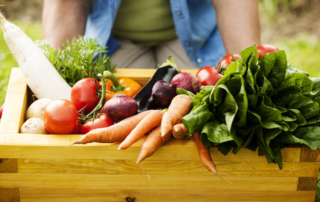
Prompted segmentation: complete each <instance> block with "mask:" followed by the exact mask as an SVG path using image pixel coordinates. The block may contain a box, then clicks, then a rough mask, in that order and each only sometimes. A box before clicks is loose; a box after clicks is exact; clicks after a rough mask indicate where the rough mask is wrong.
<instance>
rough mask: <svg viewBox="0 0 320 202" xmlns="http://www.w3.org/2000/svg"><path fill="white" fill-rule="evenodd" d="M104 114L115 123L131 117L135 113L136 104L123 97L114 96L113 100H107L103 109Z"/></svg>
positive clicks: (119, 95) (120, 95)
mask: <svg viewBox="0 0 320 202" xmlns="http://www.w3.org/2000/svg"><path fill="white" fill-rule="evenodd" d="M103 109H104V111H105V112H106V114H107V115H108V116H109V117H110V118H112V119H113V120H114V121H115V122H119V121H121V120H122V119H125V118H127V117H130V116H133V115H135V114H136V113H137V110H138V104H137V102H136V101H135V100H134V99H132V98H130V97H128V96H125V95H122V94H116V95H115V96H114V97H113V98H111V99H110V100H108V101H107V102H106V103H105V104H104V107H103Z"/></svg>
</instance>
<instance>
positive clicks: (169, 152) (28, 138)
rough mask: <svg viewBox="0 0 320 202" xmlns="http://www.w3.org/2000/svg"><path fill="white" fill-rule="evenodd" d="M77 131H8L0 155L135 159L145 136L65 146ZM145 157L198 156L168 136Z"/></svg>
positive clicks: (294, 154)
mask: <svg viewBox="0 0 320 202" xmlns="http://www.w3.org/2000/svg"><path fill="white" fill-rule="evenodd" d="M80 137H81V136H80V135H32V134H12V135H0V151H1V152H0V158H46V159H125V160H136V159H137V156H138V154H139V151H140V146H141V144H142V143H143V141H144V139H145V137H143V138H141V139H140V140H139V141H137V142H136V143H135V144H133V145H132V146H131V147H130V148H129V149H127V150H121V151H118V150H117V148H118V146H119V144H118V143H113V144H101V143H92V144H87V145H74V146H69V144H70V143H72V142H75V141H77V140H78V139H79V138H80ZM300 150H301V148H285V149H283V150H282V151H281V152H282V159H283V161H284V162H299V160H300ZM211 155H212V158H213V160H214V161H250V162H251V161H261V162H266V159H265V157H264V156H258V151H256V152H253V151H251V150H249V149H241V150H240V151H239V153H238V154H237V155H234V154H233V153H231V152H230V153H229V154H228V155H227V156H224V155H223V154H221V152H219V151H218V149H217V148H211ZM148 159H152V160H163V159H166V160H199V156H198V153H197V148H196V146H195V143H194V141H192V140H176V139H172V140H170V141H169V142H167V143H166V144H164V145H163V146H161V147H160V148H159V150H157V152H156V153H155V154H154V155H153V156H151V157H150V158H148Z"/></svg>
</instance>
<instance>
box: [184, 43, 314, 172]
mask: <svg viewBox="0 0 320 202" xmlns="http://www.w3.org/2000/svg"><path fill="white" fill-rule="evenodd" d="M178 93H179V94H187V95H189V96H190V98H192V103H193V109H192V111H191V112H190V113H189V114H188V115H187V116H185V117H183V119H182V122H183V123H184V125H185V126H186V128H187V129H188V130H189V134H193V133H196V132H198V131H201V141H202V143H203V144H204V145H205V146H216V147H217V148H218V149H219V151H220V152H221V153H222V154H224V155H227V154H228V153H229V151H230V150H232V152H233V153H234V154H236V153H238V151H239V150H240V149H241V148H243V147H244V148H248V149H251V150H253V151H255V150H256V149H257V148H259V149H258V151H259V152H258V153H259V155H264V156H265V157H266V159H267V161H268V162H269V163H277V164H278V165H279V168H280V169H282V168H283V165H282V156H281V149H282V148H284V147H286V146H288V145H289V144H296V143H298V144H303V145H305V146H307V147H309V148H310V149H313V150H317V149H318V147H319V145H320V135H319V134H320V127H319V122H320V114H319V103H320V89H319V80H318V79H314V80H312V79H311V78H309V77H308V74H307V73H305V72H302V71H300V70H298V69H296V68H295V67H294V66H292V65H291V64H289V63H287V58H286V54H285V52H284V51H278V52H272V53H269V54H265V55H264V56H263V57H261V59H260V60H259V54H258V50H257V48H256V46H252V47H249V48H247V49H245V50H243V51H242V52H241V58H239V59H238V60H237V61H236V62H234V63H232V64H231V65H230V66H229V67H228V69H227V70H226V71H225V75H224V77H222V78H221V79H220V80H219V81H218V82H217V84H216V85H215V86H203V87H202V88H201V91H200V92H199V93H198V94H196V95H194V94H192V93H191V92H187V91H185V90H178Z"/></svg>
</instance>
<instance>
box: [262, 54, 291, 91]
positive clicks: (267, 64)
mask: <svg viewBox="0 0 320 202" xmlns="http://www.w3.org/2000/svg"><path fill="white" fill-rule="evenodd" d="M259 65H260V67H261V70H262V72H263V73H264V75H265V77H267V79H268V80H269V81H270V82H271V83H272V86H273V87H274V88H276V87H278V86H279V85H280V84H281V83H282V82H283V80H284V78H285V75H286V69H287V57H286V53H285V52H284V51H282V50H281V51H279V52H273V53H269V54H266V55H264V56H263V57H262V58H261V59H260V61H259Z"/></svg>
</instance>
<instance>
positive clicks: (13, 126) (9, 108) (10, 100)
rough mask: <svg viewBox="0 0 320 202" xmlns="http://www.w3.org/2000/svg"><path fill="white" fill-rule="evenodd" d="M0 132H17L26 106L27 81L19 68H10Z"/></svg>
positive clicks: (22, 120)
mask: <svg viewBox="0 0 320 202" xmlns="http://www.w3.org/2000/svg"><path fill="white" fill-rule="evenodd" d="M5 104H6V105H5V108H4V111H3V115H2V119H1V123H0V134H4V133H5V134H10V133H19V130H20V127H21V126H22V124H23V122H24V116H25V111H26V107H27V83H26V81H25V79H24V77H23V75H22V72H21V71H20V69H19V68H12V70H11V76H10V80H9V85H8V90H7V94H6V100H5Z"/></svg>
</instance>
